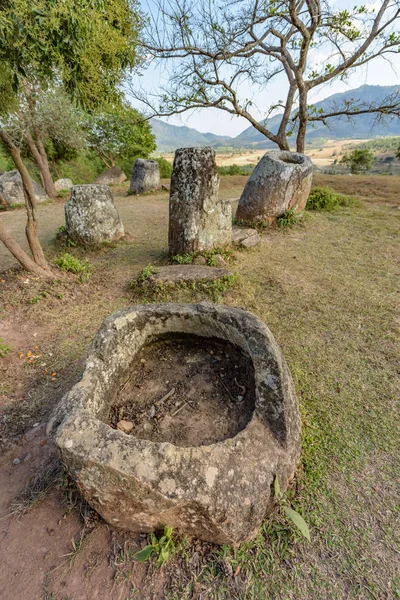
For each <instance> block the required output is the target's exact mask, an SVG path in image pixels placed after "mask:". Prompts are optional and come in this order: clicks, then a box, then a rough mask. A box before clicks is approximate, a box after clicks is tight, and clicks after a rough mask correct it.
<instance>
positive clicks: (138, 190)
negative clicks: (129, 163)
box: [128, 158, 161, 194]
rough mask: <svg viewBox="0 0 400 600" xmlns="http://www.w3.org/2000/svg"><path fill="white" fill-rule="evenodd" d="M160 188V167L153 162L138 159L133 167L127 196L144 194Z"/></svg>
mask: <svg viewBox="0 0 400 600" xmlns="http://www.w3.org/2000/svg"><path fill="white" fill-rule="evenodd" d="M160 187H161V182H160V167H159V166H158V162H157V161H155V160H145V159H144V158H138V159H136V161H135V164H134V165H133V170H132V176H131V184H130V187H129V191H128V194H145V193H146V192H154V191H156V190H159V189H160Z"/></svg>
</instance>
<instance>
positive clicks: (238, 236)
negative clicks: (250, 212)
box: [232, 225, 261, 248]
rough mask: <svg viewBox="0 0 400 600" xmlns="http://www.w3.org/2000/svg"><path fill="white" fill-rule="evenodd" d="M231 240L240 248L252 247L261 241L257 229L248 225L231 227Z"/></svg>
mask: <svg viewBox="0 0 400 600" xmlns="http://www.w3.org/2000/svg"><path fill="white" fill-rule="evenodd" d="M232 242H233V243H234V244H236V245H238V246H241V247H242V248H252V247H253V246H256V245H257V244H259V243H260V242H261V236H260V234H259V233H258V231H257V229H251V228H250V227H238V226H237V225H234V226H233V227H232Z"/></svg>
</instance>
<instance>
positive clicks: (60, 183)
mask: <svg viewBox="0 0 400 600" xmlns="http://www.w3.org/2000/svg"><path fill="white" fill-rule="evenodd" d="M73 185H74V184H73V183H72V181H71V180H70V179H57V181H55V182H54V187H55V188H56V191H57V192H62V191H63V190H70V189H71V188H72V186H73Z"/></svg>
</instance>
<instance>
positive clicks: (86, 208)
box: [65, 183, 124, 246]
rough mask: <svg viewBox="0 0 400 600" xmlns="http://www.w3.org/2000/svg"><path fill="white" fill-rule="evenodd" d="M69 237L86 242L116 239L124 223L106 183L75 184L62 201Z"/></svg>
mask: <svg viewBox="0 0 400 600" xmlns="http://www.w3.org/2000/svg"><path fill="white" fill-rule="evenodd" d="M65 226H66V230H67V233H68V237H70V238H71V239H72V240H74V241H75V242H77V243H78V244H83V245H85V246H97V245H98V244H101V243H102V242H107V241H116V240H119V239H120V238H121V237H122V236H123V235H124V226H123V225H122V222H121V219H120V217H119V214H118V212H117V209H116V207H115V204H114V199H113V197H112V194H111V191H110V188H109V187H107V186H106V185H99V184H93V183H92V184H88V185H74V186H73V188H72V190H71V198H70V199H69V200H68V202H67V203H66V204H65Z"/></svg>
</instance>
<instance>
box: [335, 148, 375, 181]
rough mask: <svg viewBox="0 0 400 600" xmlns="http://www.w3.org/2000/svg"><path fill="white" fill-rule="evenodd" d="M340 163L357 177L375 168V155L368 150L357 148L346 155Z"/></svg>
mask: <svg viewBox="0 0 400 600" xmlns="http://www.w3.org/2000/svg"><path fill="white" fill-rule="evenodd" d="M340 162H341V164H342V165H347V166H348V167H349V169H350V172H351V173H352V174H353V175H357V174H358V173H361V172H362V171H368V169H371V168H372V167H373V166H374V153H373V152H372V151H371V150H368V148H355V149H354V150H352V151H351V152H348V153H346V154H345V155H344V156H343V158H342V159H341V161H340Z"/></svg>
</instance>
